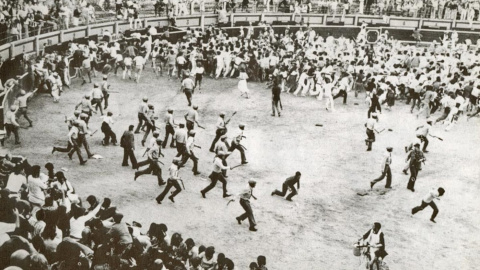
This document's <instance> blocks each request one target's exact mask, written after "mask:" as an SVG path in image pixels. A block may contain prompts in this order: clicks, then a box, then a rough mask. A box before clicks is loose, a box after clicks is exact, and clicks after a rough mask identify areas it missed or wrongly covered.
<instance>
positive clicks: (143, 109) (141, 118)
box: [135, 97, 148, 134]
mask: <svg viewBox="0 0 480 270" xmlns="http://www.w3.org/2000/svg"><path fill="white" fill-rule="evenodd" d="M147 102H148V98H147V97H143V102H142V103H141V104H140V105H139V106H138V125H137V128H136V129H135V134H138V133H140V128H141V127H142V126H143V123H144V122H148V119H147V113H148V103H147Z"/></svg>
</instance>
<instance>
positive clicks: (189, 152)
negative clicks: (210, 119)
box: [180, 130, 200, 175]
mask: <svg viewBox="0 0 480 270" xmlns="http://www.w3.org/2000/svg"><path fill="white" fill-rule="evenodd" d="M196 133H197V132H196V131H195V130H190V131H189V132H188V135H189V136H188V139H187V146H186V147H185V153H184V155H183V158H182V161H181V162H180V167H183V166H185V163H187V161H188V159H191V160H192V161H193V168H192V172H193V175H199V174H200V173H199V172H198V157H197V156H196V155H195V153H194V152H193V150H194V148H195V147H196V145H195V134H196Z"/></svg>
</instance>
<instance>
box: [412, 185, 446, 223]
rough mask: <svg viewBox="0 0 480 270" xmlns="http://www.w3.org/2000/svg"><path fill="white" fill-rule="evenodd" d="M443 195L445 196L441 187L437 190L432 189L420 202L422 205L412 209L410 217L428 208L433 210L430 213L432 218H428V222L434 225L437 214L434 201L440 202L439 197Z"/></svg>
mask: <svg viewBox="0 0 480 270" xmlns="http://www.w3.org/2000/svg"><path fill="white" fill-rule="evenodd" d="M443 194H445V189H443V188H441V187H440V188H438V189H437V190H435V189H432V190H431V191H430V192H428V194H427V195H426V196H425V198H424V199H423V200H422V204H421V205H420V206H417V207H414V208H413V209H412V215H415V214H416V213H418V212H420V211H422V210H423V209H425V207H427V206H430V207H432V209H433V213H432V217H431V218H430V221H431V222H433V223H436V222H435V217H436V216H437V214H438V208H437V205H436V204H435V202H434V200H440V197H441V196H443Z"/></svg>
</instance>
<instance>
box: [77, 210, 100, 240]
mask: <svg viewBox="0 0 480 270" xmlns="http://www.w3.org/2000/svg"><path fill="white" fill-rule="evenodd" d="M100 207H101V205H100V204H99V205H98V206H97V207H96V208H95V209H93V210H92V211H90V212H88V214H85V213H86V210H85V208H83V207H79V206H75V207H72V218H71V219H70V237H71V238H72V239H75V240H77V241H78V240H81V239H82V233H83V231H84V230H85V222H87V221H89V220H90V219H92V218H93V217H95V215H96V214H97V213H98V211H99V210H100Z"/></svg>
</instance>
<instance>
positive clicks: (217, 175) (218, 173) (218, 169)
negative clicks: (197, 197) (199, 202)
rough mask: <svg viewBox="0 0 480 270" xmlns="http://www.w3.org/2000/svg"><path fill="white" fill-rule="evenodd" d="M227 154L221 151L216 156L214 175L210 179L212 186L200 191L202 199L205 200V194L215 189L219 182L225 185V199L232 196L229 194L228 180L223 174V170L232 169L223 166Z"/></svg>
mask: <svg viewBox="0 0 480 270" xmlns="http://www.w3.org/2000/svg"><path fill="white" fill-rule="evenodd" d="M225 155H226V153H225V152H223V151H220V152H218V153H217V155H216V156H215V159H214V160H213V170H212V173H211V174H210V176H209V178H210V180H211V181H212V182H211V183H210V185H208V186H207V187H205V188H204V189H202V190H201V191H200V193H201V194H202V197H203V198H204V199H205V198H207V197H205V194H206V193H207V192H209V191H210V190H211V189H213V188H214V187H215V185H216V184H217V182H218V181H220V182H222V184H223V198H227V197H230V196H231V195H230V194H228V193H227V180H225V177H224V176H223V174H222V170H227V169H231V167H227V166H224V165H223V159H224V158H225Z"/></svg>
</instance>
